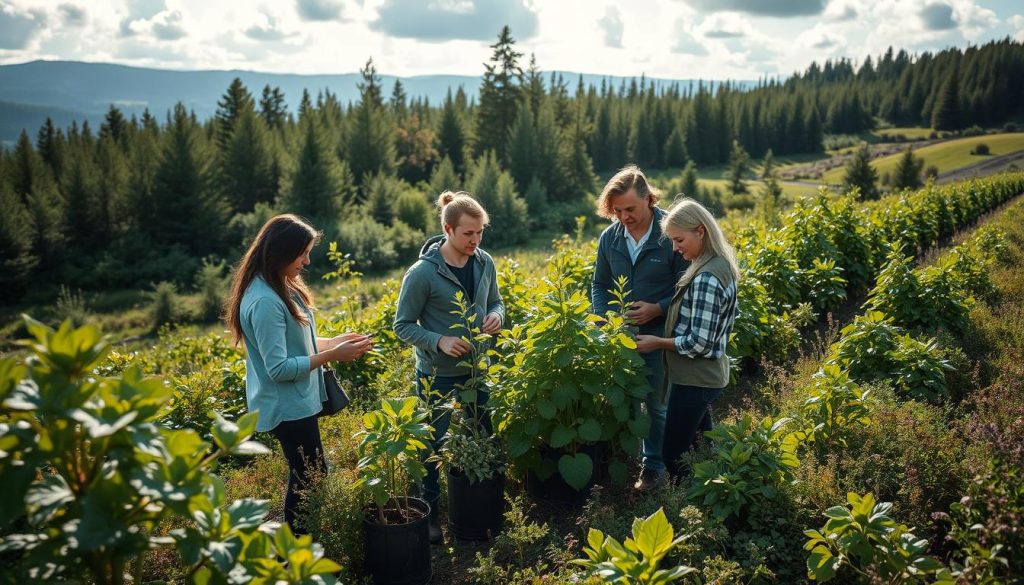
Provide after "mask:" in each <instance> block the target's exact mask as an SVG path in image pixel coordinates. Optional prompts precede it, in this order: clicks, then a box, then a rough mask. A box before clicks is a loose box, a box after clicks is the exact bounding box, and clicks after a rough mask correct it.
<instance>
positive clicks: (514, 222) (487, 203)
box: [466, 151, 530, 246]
mask: <svg viewBox="0 0 1024 585" xmlns="http://www.w3.org/2000/svg"><path fill="white" fill-rule="evenodd" d="M466 191H468V192H469V193H470V194H472V195H473V196H474V197H476V198H477V200H479V201H480V203H481V204H482V205H483V206H484V208H485V209H486V210H487V215H488V216H490V219H491V229H489V230H488V231H487V241H488V242H490V245H491V246H507V245H513V244H521V243H523V242H524V241H526V239H527V238H528V237H529V235H530V234H529V230H528V229H527V224H528V219H527V215H528V214H527V211H528V208H527V206H526V202H525V201H524V200H523V199H521V198H520V197H519V193H518V192H517V190H516V186H515V181H514V180H513V179H512V175H510V174H509V173H508V171H504V170H502V169H501V165H500V164H498V158H497V156H496V155H495V154H494V152H493V151H488V152H487V153H485V154H484V155H483V156H481V157H480V158H478V159H477V160H476V161H474V162H473V164H472V165H470V169H469V172H468V173H467V176H466Z"/></svg>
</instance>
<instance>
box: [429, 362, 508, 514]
mask: <svg viewBox="0 0 1024 585" xmlns="http://www.w3.org/2000/svg"><path fill="white" fill-rule="evenodd" d="M424 378H427V379H428V380H430V383H431V390H433V391H434V393H433V394H432V395H431V396H424V393H425V392H426V388H424V387H423V379H424ZM469 378H470V376H469V375H468V374H467V375H465V376H435V377H434V378H433V379H432V380H431V376H430V374H424V373H423V372H416V394H417V395H419V397H420V398H423V399H424V400H426V401H427V404H429V405H431V406H433V405H434V404H436V403H438V402H444V401H445V399H447V398H449V397H450V396H451V395H452V393H453V392H454V391H455V387H456V386H457V385H459V384H465V383H466V382H468V381H469ZM487 398H488V393H487V392H483V391H477V396H476V403H477V405H478V408H477V412H478V414H479V416H480V422H481V424H483V426H484V428H485V429H487V432H488V433H490V432H491V416H490V413H488V411H487V408H486V406H487ZM463 409H464V410H465V411H466V414H467V415H469V416H472V410H471V409H470V408H469V406H468V405H466V406H464V407H463ZM431 410H432V412H431V415H430V421H431V422H430V424H431V426H433V427H434V435H433V441H432V442H431V445H430V446H431V452H430V453H427V455H426V456H430V455H433V454H434V453H437V452H438V451H440V450H441V447H442V446H444V436H445V434H446V433H447V432H448V425H450V424H451V422H452V414H451V411H450V410H448V409H447V408H440V407H439V408H432V409H431ZM426 465H427V476H426V477H424V478H423V499H424V500H426V501H427V503H428V504H430V508H431V510H436V509H437V505H436V504H437V497H438V495H440V494H441V486H440V483H439V481H440V473H439V472H438V469H437V463H436V462H427V464H426Z"/></svg>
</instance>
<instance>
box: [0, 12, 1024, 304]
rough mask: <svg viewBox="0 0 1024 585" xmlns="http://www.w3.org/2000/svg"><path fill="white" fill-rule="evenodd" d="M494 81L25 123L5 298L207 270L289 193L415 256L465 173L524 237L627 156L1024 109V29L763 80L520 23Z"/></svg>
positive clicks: (389, 256)
mask: <svg viewBox="0 0 1024 585" xmlns="http://www.w3.org/2000/svg"><path fill="white" fill-rule="evenodd" d="M492 49H493V55H492V59H491V61H490V62H489V63H488V64H487V65H486V70H485V72H484V76H483V80H482V83H481V87H480V91H479V101H478V102H476V103H474V102H472V101H470V100H469V99H467V97H466V94H465V93H464V91H463V90H462V88H458V89H456V90H455V91H454V92H452V91H449V94H448V96H447V97H446V99H445V100H443V102H442V103H440V104H436V105H432V104H430V103H429V102H428V101H427V100H426V99H423V98H412V99H410V98H409V97H408V96H407V95H406V93H405V91H404V88H403V87H402V84H401V82H400V81H396V82H395V85H394V87H393V88H392V89H391V92H390V95H389V96H387V97H385V88H384V87H382V84H381V80H380V77H379V76H378V75H377V73H376V70H375V68H374V66H373V62H372V60H371V61H369V62H368V63H367V64H366V66H365V67H364V68H363V69H362V71H361V73H362V82H361V83H360V84H359V90H360V98H359V100H358V102H356V103H354V104H342V103H340V102H339V100H338V99H337V98H336V96H334V95H333V94H332V93H330V92H329V91H321V92H319V93H317V95H316V98H315V100H314V98H313V97H312V96H311V95H310V94H309V93H308V92H305V93H304V95H302V96H301V100H300V101H299V104H298V107H297V108H296V109H295V111H294V112H291V111H289V109H288V106H287V102H286V96H284V95H283V94H282V93H281V91H280V89H278V88H274V87H270V86H267V87H264V88H263V89H262V92H261V93H260V95H259V97H258V98H257V97H256V96H254V95H253V94H252V93H251V92H250V90H249V88H246V87H245V86H244V85H243V84H242V83H241V81H240V80H237V79H236V80H235V81H234V82H233V83H232V84H231V86H230V87H228V89H227V90H226V92H225V94H224V95H223V97H222V99H221V100H220V101H219V102H218V111H217V114H216V116H215V117H214V118H213V119H211V120H206V121H200V120H197V119H196V117H195V115H194V114H193V113H191V112H189V111H188V110H187V109H186V108H185V106H183V105H181V104H179V105H178V106H176V107H175V108H174V109H173V111H171V112H168V113H167V114H166V117H165V118H164V119H163V120H162V121H159V120H158V119H157V118H156V117H154V116H153V115H151V114H150V113H149V112H146V113H145V114H144V115H143V116H142V117H141V118H139V119H136V118H135V117H132V118H131V119H126V118H125V116H124V115H123V114H122V113H121V112H120V111H119V110H118V109H117V108H116V107H113V106H112V107H111V108H110V110H109V112H108V114H107V116H106V118H105V120H104V122H103V123H102V125H101V126H100V128H99V129H98V132H94V131H93V129H92V128H90V127H89V125H88V124H87V123H83V124H82V125H80V126H79V125H76V124H72V125H71V127H69V128H66V129H62V128H55V127H54V125H53V124H52V122H50V121H49V120H47V122H46V124H44V125H43V127H42V128H40V129H39V131H38V133H37V135H36V137H35V141H34V143H33V140H32V139H31V138H30V137H29V135H28V134H27V133H22V135H21V137H20V140H19V141H18V143H17V145H16V146H15V147H14V149H13V150H11V151H9V152H5V153H3V154H2V157H0V207H2V209H3V210H4V213H3V217H2V219H0V298H5V299H11V298H16V297H17V296H18V295H19V294H20V293H21V291H22V290H23V288H24V285H25V283H26V282H27V281H28V279H29V278H30V275H31V274H33V273H34V272H41V273H43V274H44V275H48V276H49V277H50V278H51V279H52V280H60V281H64V282H71V283H73V284H74V285H75V286H81V287H88V288H103V287H114V286H139V285H142V284H146V283H149V282H155V281H158V280H165V279H171V280H177V281H179V282H181V283H184V284H187V283H188V282H189V280H190V279H191V277H192V274H194V273H195V271H196V269H197V268H198V267H199V264H200V262H201V259H202V258H204V257H206V256H210V255H212V256H225V255H233V254H237V252H238V248H239V247H240V246H242V245H243V243H244V241H245V239H246V238H247V237H251V234H252V233H253V230H254V229H255V228H256V227H258V226H259V225H260V223H261V222H262V221H263V220H264V219H265V218H266V217H268V216H269V215H270V214H272V213H274V212H275V211H276V210H282V211H285V210H286V211H291V212H294V213H299V214H302V215H304V216H306V217H309V218H311V219H312V220H313V221H314V222H315V223H316V224H317V225H318V227H320V228H321V229H323V230H324V231H325V233H326V236H327V237H328V238H332V239H340V240H341V242H342V246H343V249H345V250H346V251H350V252H352V253H353V254H354V256H355V257H356V259H357V261H360V262H361V264H362V266H363V267H364V268H370V269H383V268H388V267H391V266H394V265H396V264H398V263H399V262H404V261H408V259H409V256H410V255H413V256H414V254H415V251H416V250H417V249H418V247H419V245H420V243H421V242H422V239H423V237H424V236H425V235H426V234H427V233H432V232H435V231H437V228H436V226H435V225H434V224H435V223H436V219H435V218H434V215H433V210H432V208H431V203H430V202H431V200H432V199H433V198H434V197H436V195H437V193H438V192H439V191H441V190H443V189H449V188H451V189H458V188H464V189H466V190H469V191H470V192H472V193H474V194H475V195H477V196H478V197H480V198H481V199H482V200H483V202H484V204H485V205H486V206H487V208H488V210H490V211H491V214H490V215H491V217H492V223H493V228H494V229H492V230H491V231H490V233H489V236H488V239H489V242H490V244H491V245H492V246H493V245H495V244H515V243H519V242H522V241H523V240H524V239H525V238H526V237H527V236H528V235H529V233H530V229H531V228H532V227H535V225H536V223H537V222H538V221H540V220H539V219H532V220H531V217H533V218H540V217H541V216H540V214H537V213H534V214H529V213H528V212H529V210H533V211H535V212H536V211H539V210H543V211H544V214H543V221H544V222H546V223H547V222H550V221H552V220H554V221H564V222H567V223H568V224H570V225H571V221H572V220H571V218H572V217H573V216H574V215H576V214H578V213H580V212H581V210H583V209H585V208H586V207H587V206H589V203H588V202H587V201H588V200H587V196H588V195H592V194H594V193H595V192H596V191H597V189H598V182H597V178H596V176H595V169H596V170H597V171H600V172H607V171H610V170H612V169H615V168H618V167H620V166H622V165H623V164H625V163H626V162H636V163H638V164H640V165H641V166H642V167H645V168H658V167H661V168H665V167H671V168H678V167H683V166H685V165H686V164H687V163H688V162H690V161H693V162H695V163H697V164H698V165H711V164H719V163H723V162H725V161H727V160H728V158H729V154H730V152H731V150H732V148H733V142H734V140H735V141H737V142H738V143H739V145H741V146H742V147H743V148H744V149H745V150H746V151H747V152H749V153H750V154H751V155H752V156H753V157H758V158H759V157H761V156H763V155H764V153H765V152H766V151H767V150H768V149H771V150H772V151H773V152H774V153H775V154H776V155H781V154H788V153H796V152H814V151H819V150H821V148H822V139H823V135H825V134H836V133H857V132H861V131H864V130H867V129H870V128H871V127H872V126H873V125H874V124H875V122H876V119H877V118H879V117H880V118H882V119H885V120H887V121H890V122H892V123H895V124H908V125H931V124H934V125H935V127H936V128H939V129H957V128H961V127H965V126H969V125H972V124H978V125H985V126H992V125H996V124H1000V123H1002V122H1004V121H1005V120H1006V119H1007V118H1008V117H1011V116H1013V115H1015V114H1019V113H1020V107H1021V103H1022V101H1024V99H1022V98H1024V96H1022V91H1024V89H1022V85H1021V84H1020V83H1019V80H1020V79H1024V45H1022V44H1020V43H1017V42H1014V41H1011V40H1009V39H1006V40H1003V41H998V42H992V43H989V44H987V45H984V46H982V47H970V48H968V49H966V50H963V51H961V50H959V49H949V50H946V51H943V52H941V53H937V54H934V55H933V54H930V53H925V54H922V55H918V56H916V57H911V56H910V55H909V54H907V53H906V52H905V51H899V52H897V53H894V52H893V51H892V50H889V51H888V52H887V53H886V54H885V55H883V56H882V57H881V58H880V59H878V60H877V63H876V62H874V61H872V60H871V59H870V58H869V59H867V60H865V62H864V63H863V64H862V65H860V66H859V67H857V68H855V67H854V65H853V63H851V62H850V61H848V60H839V61H835V62H832V61H829V62H826V63H825V64H824V65H823V66H819V65H818V64H812V65H811V66H810V67H809V68H808V69H807V71H805V72H804V73H802V74H799V75H796V76H794V77H792V78H790V79H788V80H786V81H785V82H778V81H761V82H759V83H758V84H757V86H756V87H755V88H753V89H750V90H749V91H743V90H740V89H739V88H737V87H736V86H734V85H733V84H730V83H721V84H717V85H712V84H700V85H699V86H698V87H697V88H696V89H693V90H690V89H689V88H687V89H685V90H684V89H682V88H681V87H680V86H679V85H678V84H674V85H668V86H662V87H656V85H655V84H654V83H653V82H650V81H648V80H646V79H645V78H643V77H641V78H640V79H639V80H637V79H633V80H631V81H630V82H629V83H625V82H623V83H622V84H621V85H620V86H619V87H614V86H613V84H610V83H607V82H604V81H602V82H601V83H600V84H599V85H597V86H595V85H590V86H585V85H584V84H583V82H582V78H580V79H579V80H578V81H577V83H576V85H575V87H574V88H570V84H569V83H568V82H567V81H566V80H565V79H563V78H562V77H561V76H555V75H552V76H551V77H548V78H547V79H545V76H543V75H542V74H541V73H540V71H539V70H538V66H537V64H536V62H535V61H534V60H533V59H532V58H531V59H530V61H529V63H528V65H527V66H526V67H525V70H524V69H523V55H522V53H520V52H518V51H516V46H515V42H514V40H513V38H512V36H511V33H510V31H509V30H508V28H507V27H506V28H504V29H503V30H502V31H501V33H500V35H499V38H498V40H497V42H496V43H495V44H494V45H492Z"/></svg>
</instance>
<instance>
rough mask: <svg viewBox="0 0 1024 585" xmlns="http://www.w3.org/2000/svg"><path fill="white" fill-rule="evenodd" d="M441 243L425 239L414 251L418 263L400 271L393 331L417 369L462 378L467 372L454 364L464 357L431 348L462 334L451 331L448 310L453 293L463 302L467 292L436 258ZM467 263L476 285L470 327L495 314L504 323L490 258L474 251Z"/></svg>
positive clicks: (439, 239) (453, 317)
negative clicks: (410, 353) (470, 264)
mask: <svg viewBox="0 0 1024 585" xmlns="http://www.w3.org/2000/svg"><path fill="white" fill-rule="evenodd" d="M444 242H445V236H443V235H439V236H434V237H432V238H430V239H429V240H427V242H426V243H425V244H423V249H421V250H420V259H419V260H417V261H416V263H415V264H413V265H412V266H411V267H410V268H409V270H407V271H406V273H405V277H404V278H403V279H402V290H401V292H399V293H398V307H397V309H396V311H395V323H394V329H395V335H397V336H398V338H399V339H401V340H402V341H404V342H406V343H409V344H411V345H412V346H413V347H414V348H415V353H416V369H417V371H419V372H423V373H425V374H432V375H437V376H464V375H466V374H469V373H470V372H469V368H466V367H465V366H463V367H459V366H458V364H459V362H463V361H465V360H466V356H463V357H459V358H453V357H451V356H449V355H448V354H446V353H444V352H442V351H441V350H439V349H438V348H437V342H438V341H440V340H441V337H443V336H446V335H450V336H454V337H459V336H462V335H465V334H466V332H465V331H462V330H454V329H452V328H451V327H452V325H454V324H456V323H457V322H458V318H457V316H456V315H452V314H451V312H452V311H453V310H455V305H453V304H452V301H453V300H454V299H455V293H456V292H458V291H462V293H463V297H464V298H465V299H466V300H467V301H468V300H469V294H468V293H469V291H466V290H465V289H464V288H463V287H462V283H460V282H459V279H458V278H457V277H456V276H455V274H453V273H452V271H451V270H450V269H449V268H448V265H447V264H446V263H445V261H444V257H443V256H442V255H441V245H442V244H444ZM469 261H470V262H476V265H475V266H474V267H473V268H474V269H473V280H474V282H475V283H476V296H475V297H474V299H475V302H474V304H473V306H472V307H473V310H474V312H475V313H476V321H475V322H474V325H475V326H478V327H479V326H480V325H481V324H482V323H483V320H484V317H486V316H487V314H488V313H497V314H498V316H499V317H500V318H501V320H502V322H503V323H504V321H505V303H504V302H503V301H502V300H501V295H500V294H499V293H498V273H497V271H496V270H495V268H494V260H493V259H492V258H491V255H490V254H488V253H487V252H484V251H483V250H481V249H480V248H477V249H476V252H475V253H474V255H473V258H470V260H469Z"/></svg>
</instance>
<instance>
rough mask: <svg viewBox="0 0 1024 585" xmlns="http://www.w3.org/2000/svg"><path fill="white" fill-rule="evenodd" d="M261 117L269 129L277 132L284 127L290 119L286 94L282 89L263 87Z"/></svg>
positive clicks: (268, 85)
mask: <svg viewBox="0 0 1024 585" xmlns="http://www.w3.org/2000/svg"><path fill="white" fill-rule="evenodd" d="M260 116H261V117H262V118H263V122H264V123H266V125H267V128H270V129H271V130H277V129H280V128H281V127H283V126H284V123H285V122H286V121H287V119H288V107H287V105H286V104H285V101H284V92H282V91H281V88H280V87H274V88H273V89H271V87H270V84H267V85H265V86H263V95H262V96H261V97H260Z"/></svg>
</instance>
